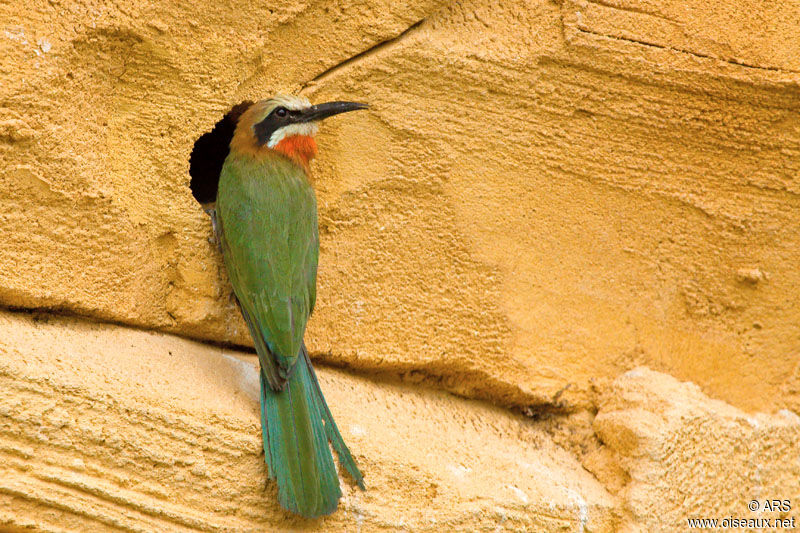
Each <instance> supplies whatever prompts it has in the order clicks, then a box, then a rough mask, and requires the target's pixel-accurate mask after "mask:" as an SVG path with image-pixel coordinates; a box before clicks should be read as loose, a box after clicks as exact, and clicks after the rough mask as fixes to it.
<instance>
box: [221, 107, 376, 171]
mask: <svg viewBox="0 0 800 533" xmlns="http://www.w3.org/2000/svg"><path fill="white" fill-rule="evenodd" d="M367 107H368V106H367V105H366V104H359V103H356V102H328V103H325V104H317V105H311V103H310V102H309V101H308V100H307V99H306V98H303V97H301V96H286V95H278V96H274V97H272V98H270V99H269V100H261V101H260V102H257V103H255V104H253V105H252V106H250V108H249V109H247V111H245V112H244V114H242V117H241V118H240V119H239V122H238V125H237V126H236V131H235V133H234V135H233V139H232V140H231V149H232V150H235V151H238V152H240V153H247V154H250V155H253V156H257V157H263V156H264V155H266V154H268V153H269V152H270V151H277V152H279V153H282V154H283V155H285V156H287V157H289V158H291V159H293V160H295V161H296V162H298V163H300V164H302V165H303V166H305V167H307V166H308V162H309V161H310V160H311V159H312V158H313V157H314V156H315V155H316V154H317V144H316V142H315V141H314V135H315V134H316V133H317V128H318V125H319V122H320V121H321V120H323V119H325V118H328V117H331V116H333V115H338V114H339V113H345V112H347V111H356V110H358V109H367Z"/></svg>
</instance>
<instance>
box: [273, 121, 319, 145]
mask: <svg viewBox="0 0 800 533" xmlns="http://www.w3.org/2000/svg"><path fill="white" fill-rule="evenodd" d="M317 129H318V128H317V123H316V122H301V123H299V124H289V125H288V126H284V127H282V128H278V129H277V130H275V131H274V132H272V135H270V137H269V142H268V143H267V146H269V147H270V148H275V146H276V145H277V144H278V143H279V142H281V141H282V140H283V139H284V138H285V137H291V136H292V135H316V133H317Z"/></svg>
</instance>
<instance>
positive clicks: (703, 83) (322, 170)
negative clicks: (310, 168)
mask: <svg viewBox="0 0 800 533" xmlns="http://www.w3.org/2000/svg"><path fill="white" fill-rule="evenodd" d="M259 6H260V7H259ZM0 19H2V20H3V25H4V26H3V28H2V32H3V33H2V35H0V52H1V53H0V57H1V58H2V59H0V61H1V63H0V65H1V66H2V70H0V72H2V76H3V83H2V89H0V90H2V98H1V102H0V103H1V105H0V123H2V128H0V158H2V162H3V164H2V166H0V173H1V174H0V186H1V187H2V189H3V191H5V193H4V194H3V195H2V198H1V199H0V213H1V214H0V217H2V218H0V221H1V222H2V224H3V227H4V229H5V234H6V238H4V239H3V242H2V243H1V244H0V247H2V248H0V250H1V251H2V253H0V268H2V270H3V272H4V276H3V277H2V280H1V281H0V303H4V304H6V305H13V306H23V307H57V308H61V309H67V310H70V311H73V312H77V313H81V314H87V315H91V316H94V317H97V318H102V319H105V320H113V321H118V322H123V323H126V324H134V325H137V326H143V327H147V328H155V329H161V330H166V331H172V332H178V333H181V334H183V335H188V336H192V337H197V338H205V339H213V340H232V341H235V342H238V343H242V344H249V339H248V337H247V331H246V329H245V328H244V326H243V324H242V322H241V321H240V318H239V317H238V314H237V313H236V312H235V308H234V307H233V306H232V304H231V301H230V299H229V297H228V294H229V288H228V285H227V281H226V279H225V277H224V274H223V273H221V272H220V258H219V257H218V256H217V255H216V251H215V248H214V246H213V245H212V244H209V242H208V238H209V236H210V225H209V222H208V220H207V218H206V217H205V215H204V214H203V213H202V211H201V210H200V209H199V208H198V206H197V205H196V203H195V202H194V201H193V200H192V197H191V195H190V193H189V190H188V187H187V183H188V179H189V176H188V161H187V160H188V155H189V152H190V151H191V147H192V143H193V142H194V140H195V139H197V137H198V136H199V135H200V134H202V133H203V132H205V131H207V130H208V129H209V128H210V127H211V126H212V125H213V124H214V122H215V121H216V120H218V119H219V118H220V117H221V116H222V113H224V111H225V110H226V109H227V108H228V107H229V106H230V105H231V104H234V103H236V102H239V101H241V100H243V99H245V98H261V97H265V96H267V95H270V94H272V93H274V92H277V91H302V92H303V93H304V94H306V95H307V96H309V97H310V98H311V99H312V100H314V101H322V100H325V99H329V98H331V99H332V98H348V99H356V100H363V101H366V102H369V103H370V104H371V105H372V110H371V111H370V112H369V113H368V114H367V113H362V114H354V115H351V116H344V117H338V118H335V119H331V121H329V123H327V124H326V125H325V126H324V127H323V129H322V133H321V135H320V139H319V144H320V147H321V156H320V159H319V161H318V162H317V164H316V165H315V172H316V176H317V181H316V186H317V190H318V195H319V204H320V218H321V232H322V235H321V239H322V256H321V260H320V280H319V291H318V294H319V298H318V300H319V303H318V307H317V313H316V316H315V317H314V319H313V321H312V324H311V327H310V330H309V335H308V338H309V343H310V347H311V349H312V351H314V352H315V353H317V354H319V355H320V356H321V357H322V358H323V359H324V360H327V361H331V362H336V363H338V364H341V365H347V366H350V367H353V368H359V369H363V370H367V371H370V372H375V371H384V372H388V373H392V374H395V375H396V374H404V375H407V376H408V377H409V378H411V379H415V380H428V381H429V382H435V383H437V384H439V385H441V386H443V387H445V388H447V389H449V390H452V391H456V392H459V393H461V394H466V395H469V396H476V397H481V398H486V399H490V400H492V401H495V402H498V403H501V404H505V405H526V404H547V403H549V402H550V401H551V400H552V398H553V396H554V395H555V394H556V393H557V392H558V391H560V390H561V389H562V388H563V387H564V386H565V385H567V384H571V387H570V388H569V389H568V390H567V391H566V392H565V393H564V394H563V395H562V396H561V400H563V401H566V402H568V403H569V404H570V405H573V406H584V407H585V406H587V405H588V403H589V399H588V389H589V386H588V383H589V380H590V379H591V378H593V377H598V376H607V377H614V376H616V375H618V373H619V372H621V371H624V370H626V369H628V368H631V367H632V366H635V365H636V364H647V365H648V366H651V367H653V368H657V369H659V370H662V371H666V372H669V373H671V374H672V375H675V376H677V377H680V378H681V379H691V380H693V381H695V382H697V383H698V384H700V385H701V386H702V387H704V390H706V391H708V392H709V393H711V394H712V395H714V396H716V397H719V398H722V399H725V400H726V401H729V402H732V403H733V404H735V405H737V406H739V407H741V408H744V409H764V410H774V409H778V408H782V407H786V406H790V407H793V408H798V406H800V396H798V394H800V392H798V391H800V366H798V361H797V347H798V344H799V341H798V337H797V326H796V325H797V324H798V323H799V322H800V304H798V302H800V299H798V298H787V295H789V294H796V292H797V287H798V285H800V270H798V269H797V268H796V265H797V264H799V263H800V247H799V246H797V242H798V236H800V200H798V198H800V187H799V186H798V182H797V174H798V172H800V118H798V117H800V114H799V112H800V88H799V87H798V83H799V82H800V73H799V72H800V53H798V48H800V44H798V43H799V42H800V41H798V40H797V39H796V38H794V36H795V34H796V27H797V24H796V23H797V21H798V20H800V4H798V3H797V2H788V3H783V4H781V7H780V8H779V7H777V4H776V6H775V7H770V6H766V5H764V4H762V3H759V2H721V1H716V2H711V3H708V2H688V3H687V2H685V1H683V0H681V1H680V2H678V1H675V2H667V3H663V2H659V3H658V5H655V4H653V5H651V2H647V1H641V2H622V1H619V2H617V1H615V2H602V3H592V2H570V1H565V2H561V3H551V2H538V1H534V2H519V3H513V2H510V3H502V4H497V5H495V4H493V3H490V2H486V1H476V0H472V1H468V2H464V3H460V4H458V5H452V6H448V7H443V6H441V5H440V4H439V3H437V2H433V1H430V2H423V1H417V2H411V3H410V4H409V3H403V4H402V5H400V4H396V3H393V2H384V3H381V2H345V3H337V4H335V5H334V4H321V5H306V4H303V3H298V2H295V1H294V0H290V1H286V2H284V3H280V4H275V5H268V4H264V3H258V2H254V3H249V4H247V5H246V6H245V7H242V8H241V9H240V10H235V9H233V7H231V6H229V5H227V4H220V3H212V4H207V3H204V2H193V3H191V4H187V5H185V6H184V7H177V6H174V5H171V4H156V3H150V2H141V1H140V2H128V3H126V5H125V8H124V9H122V6H121V5H115V4H112V3H104V2H100V3H88V2H74V3H70V4H68V5H67V4H60V3H48V2H44V1H32V2H26V3H25V4H24V7H23V5H22V4H20V2H11V3H7V4H4V5H3V6H0ZM420 21H421V22H420ZM767 21H768V23H767ZM398 36H399V37H398ZM381 43H383V44H381ZM365 51H366V53H364V54H361V52H365ZM349 58H352V59H351V60H350V59H349ZM765 385H767V386H765Z"/></svg>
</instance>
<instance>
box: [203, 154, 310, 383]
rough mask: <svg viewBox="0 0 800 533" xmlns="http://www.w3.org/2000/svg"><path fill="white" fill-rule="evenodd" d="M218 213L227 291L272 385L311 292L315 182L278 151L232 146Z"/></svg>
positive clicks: (287, 363) (301, 327) (291, 354)
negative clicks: (258, 154) (250, 152)
mask: <svg viewBox="0 0 800 533" xmlns="http://www.w3.org/2000/svg"><path fill="white" fill-rule="evenodd" d="M217 214H218V217H219V224H220V235H221V237H222V239H221V241H222V243H221V244H222V250H223V256H224V259H225V266H226V267H227V270H228V275H229V277H230V279H231V284H232V285H233V290H234V292H235V293H236V297H237V298H238V299H239V303H240V304H241V307H242V312H243V315H244V316H245V319H246V320H247V322H248V325H249V326H250V330H251V333H253V338H254V341H255V344H256V349H257V351H258V352H259V359H260V360H261V366H262V369H263V370H264V372H265V374H266V377H267V378H268V380H269V381H270V385H271V386H272V387H273V388H276V385H278V386H281V385H282V382H283V381H284V380H285V379H286V377H287V375H288V374H289V372H290V370H291V369H292V368H293V366H294V364H295V362H296V361H297V357H298V355H299V354H300V347H301V345H302V342H303V334H304V332H305V329H306V323H307V321H308V317H309V315H310V314H311V311H312V310H313V309H314V302H315V299H316V279H317V261H318V257H319V234H318V230H317V202H316V196H315V195H314V189H313V188H312V187H311V184H310V183H309V182H308V178H307V176H306V173H305V171H304V170H303V169H302V168H301V167H300V166H299V165H296V164H294V163H293V162H291V161H290V160H288V159H286V158H284V157H282V156H280V155H277V154H276V155H275V156H274V157H272V158H266V159H264V160H261V161H258V160H255V159H253V158H252V157H249V156H246V155H237V154H234V153H233V152H232V153H231V154H230V155H228V157H227V159H226V160H225V164H224V165H223V167H222V175H221V176H220V182H219V190H218V193H217ZM258 337H260V338H258ZM261 343H263V344H265V345H266V348H268V349H269V352H271V354H272V358H273V359H274V360H268V359H270V358H269V357H268V354H266V353H262V352H264V351H265V350H263V347H264V346H261V348H262V349H259V348H260V347H259V344H261ZM276 373H277V375H278V376H279V378H278V379H277V380H276V377H277V376H276V375H275V374H276ZM276 382H277V383H276Z"/></svg>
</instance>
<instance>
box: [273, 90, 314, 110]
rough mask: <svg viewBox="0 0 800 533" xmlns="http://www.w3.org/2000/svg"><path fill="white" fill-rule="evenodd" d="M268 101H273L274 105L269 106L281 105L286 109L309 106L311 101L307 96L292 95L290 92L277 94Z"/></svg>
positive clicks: (298, 108)
mask: <svg viewBox="0 0 800 533" xmlns="http://www.w3.org/2000/svg"><path fill="white" fill-rule="evenodd" d="M269 101H270V102H274V103H275V105H274V106H270V107H280V106H283V107H285V108H286V109H292V110H294V111H297V110H300V109H305V108H307V107H311V102H309V101H308V98H303V97H302V96H294V95H290V94H279V95H277V96H274V97H272V98H270V99H269Z"/></svg>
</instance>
